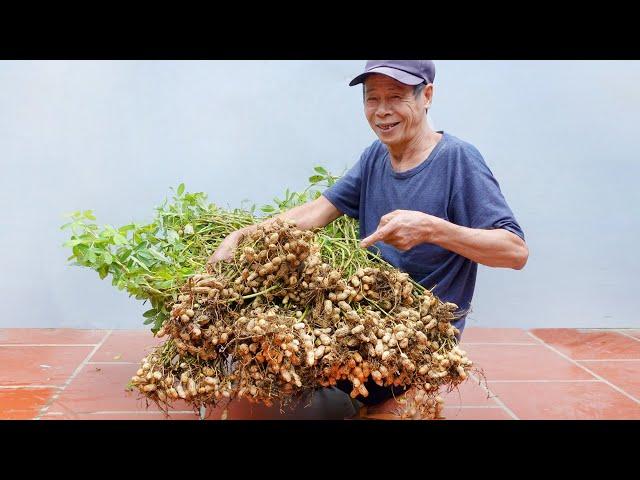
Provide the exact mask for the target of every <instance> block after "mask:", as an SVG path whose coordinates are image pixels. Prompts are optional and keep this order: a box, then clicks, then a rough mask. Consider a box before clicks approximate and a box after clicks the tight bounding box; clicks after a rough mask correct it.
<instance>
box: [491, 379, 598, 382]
mask: <svg viewBox="0 0 640 480" xmlns="http://www.w3.org/2000/svg"><path fill="white" fill-rule="evenodd" d="M583 382H586V383H602V381H601V380H597V379H588V380H491V383H583Z"/></svg>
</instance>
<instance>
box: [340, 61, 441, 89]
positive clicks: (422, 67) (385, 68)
mask: <svg viewBox="0 0 640 480" xmlns="http://www.w3.org/2000/svg"><path fill="white" fill-rule="evenodd" d="M364 70H365V71H364V73H361V74H360V75H358V76H357V77H356V78H354V79H353V80H351V82H350V83H349V86H350V87H352V86H354V85H357V84H358V83H364V80H365V78H366V77H367V75H370V74H372V73H381V74H382V75H387V76H388V77H391V78H394V79H396V80H398V81H399V82H402V83H404V84H406V85H418V84H420V83H425V82H426V83H433V80H434V79H435V78H436V66H435V64H434V63H433V61H432V60H367V64H366V65H365V67H364Z"/></svg>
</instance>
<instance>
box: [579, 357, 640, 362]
mask: <svg viewBox="0 0 640 480" xmlns="http://www.w3.org/2000/svg"><path fill="white" fill-rule="evenodd" d="M576 362H640V358H604V359H603V358H585V359H580V360H576Z"/></svg>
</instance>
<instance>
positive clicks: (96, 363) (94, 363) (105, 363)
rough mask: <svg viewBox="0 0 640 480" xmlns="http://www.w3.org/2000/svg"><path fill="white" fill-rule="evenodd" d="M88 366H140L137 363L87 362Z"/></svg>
mask: <svg viewBox="0 0 640 480" xmlns="http://www.w3.org/2000/svg"><path fill="white" fill-rule="evenodd" d="M87 365H139V363H136V362H87Z"/></svg>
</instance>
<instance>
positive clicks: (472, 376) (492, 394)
mask: <svg viewBox="0 0 640 480" xmlns="http://www.w3.org/2000/svg"><path fill="white" fill-rule="evenodd" d="M469 376H470V377H471V378H473V379H474V380H476V381H477V382H478V386H479V387H480V388H482V389H483V390H484V391H485V392H487V393H488V394H489V395H490V396H491V398H493V400H494V401H495V402H496V403H497V404H498V405H499V406H500V407H502V409H503V410H504V411H505V412H507V414H508V415H509V416H510V417H511V418H512V419H513V420H520V419H519V418H518V416H517V415H516V414H515V413H513V411H512V410H511V409H510V408H509V407H507V405H506V404H505V403H504V402H503V401H502V400H500V398H499V397H498V396H497V395H496V394H495V393H493V392H492V391H491V390H490V389H489V387H488V386H487V384H486V381H485V385H484V386H483V385H482V383H481V382H480V379H478V378H477V377H476V376H475V375H473V374H471V373H470V374H469Z"/></svg>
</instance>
